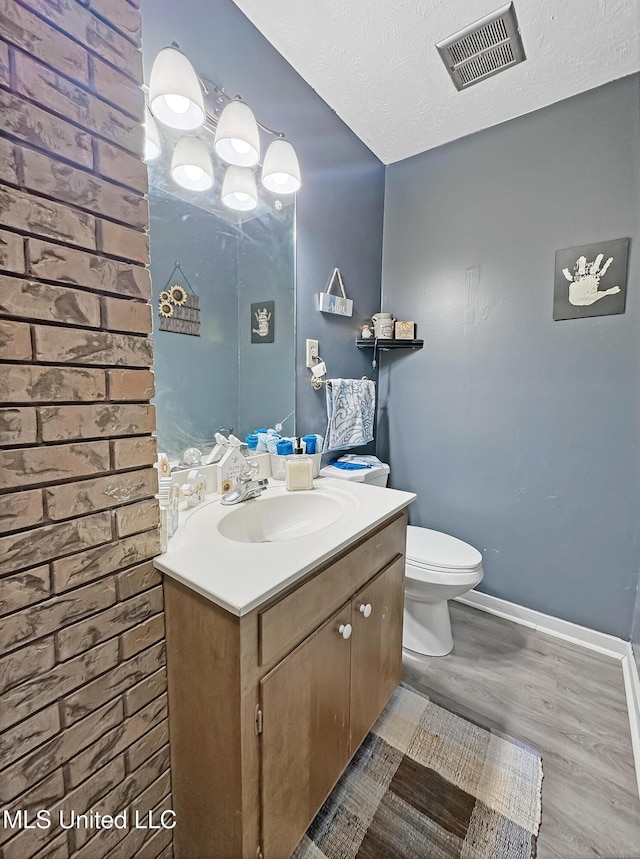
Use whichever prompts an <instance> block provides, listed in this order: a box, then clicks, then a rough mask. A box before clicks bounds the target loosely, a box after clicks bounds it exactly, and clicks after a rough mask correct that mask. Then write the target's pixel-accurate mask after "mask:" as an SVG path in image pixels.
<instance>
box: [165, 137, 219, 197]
mask: <svg viewBox="0 0 640 859" xmlns="http://www.w3.org/2000/svg"><path fill="white" fill-rule="evenodd" d="M171 176H172V177H173V180H174V182H177V183H178V185H182V187H183V188H188V189H189V190H190V191H206V190H207V189H208V188H211V186H212V185H213V167H212V166H211V158H210V157H209V153H208V152H207V147H206V146H205V145H204V143H203V142H202V140H200V138H198V137H193V136H185V137H181V138H180V140H179V141H178V143H177V144H176V148H175V151H174V153H173V158H172V160H171Z"/></svg>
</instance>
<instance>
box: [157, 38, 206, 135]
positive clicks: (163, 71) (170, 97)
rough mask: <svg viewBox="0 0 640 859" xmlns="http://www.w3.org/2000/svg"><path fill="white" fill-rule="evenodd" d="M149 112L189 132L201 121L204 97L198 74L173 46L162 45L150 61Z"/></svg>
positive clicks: (203, 112)
mask: <svg viewBox="0 0 640 859" xmlns="http://www.w3.org/2000/svg"><path fill="white" fill-rule="evenodd" d="M149 106H150V108H151V112H152V113H153V115H154V116H155V117H156V119H159V120H160V121H161V122H164V124H165V125H169V126H170V127H171V128H179V129H181V130H182V131H192V130H194V129H196V128H200V126H201V125H203V124H204V121H205V119H206V114H205V110H204V98H203V93H202V87H201V85H200V81H199V80H198V76H197V74H196V73H195V70H194V68H193V66H192V65H191V63H190V62H189V60H188V59H187V58H186V57H185V55H184V54H183V53H182V51H180V50H179V49H178V48H176V47H170V48H163V49H162V50H161V51H160V52H159V54H158V56H157V57H156V58H155V60H154V62H153V68H152V69H151V79H150V81H149Z"/></svg>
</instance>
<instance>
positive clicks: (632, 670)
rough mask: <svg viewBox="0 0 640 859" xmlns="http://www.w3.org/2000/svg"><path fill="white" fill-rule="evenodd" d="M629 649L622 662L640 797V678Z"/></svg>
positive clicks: (628, 645)
mask: <svg viewBox="0 0 640 859" xmlns="http://www.w3.org/2000/svg"><path fill="white" fill-rule="evenodd" d="M627 647H628V652H627V655H626V656H625V657H624V658H623V660H622V673H623V674H624V688H625V692H626V693H627V709H628V711H629V728H630V729H631V745H632V746H633V760H634V761H635V765H636V779H637V782H638V795H640V676H638V666H637V664H636V660H635V659H634V656H633V650H632V649H631V645H630V644H628V643H627Z"/></svg>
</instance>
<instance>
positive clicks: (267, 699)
mask: <svg viewBox="0 0 640 859" xmlns="http://www.w3.org/2000/svg"><path fill="white" fill-rule="evenodd" d="M406 521H407V517H406V513H404V512H403V513H401V514H400V515H398V516H396V517H395V518H392V519H390V520H388V521H387V522H385V523H383V524H382V526H380V527H379V528H378V529H377V530H376V531H374V532H373V533H371V534H369V535H367V536H366V537H365V538H363V539H362V540H361V541H359V542H358V543H356V544H354V546H353V547H350V548H349V550H348V551H347V552H344V553H342V554H341V555H339V556H337V557H336V558H335V559H332V560H331V561H330V562H329V563H328V564H324V565H323V566H322V567H320V568H318V570H317V571H313V572H311V573H310V574H309V575H307V576H305V577H304V579H303V580H301V581H300V582H296V583H295V584H294V585H293V586H292V587H291V588H289V589H288V590H286V591H284V592H283V593H282V594H278V595H277V596H276V597H275V598H273V599H272V600H270V601H269V602H268V603H266V604H265V605H264V606H260V607H259V608H258V609H256V610H254V611H252V612H251V613H249V614H247V615H245V616H243V617H241V618H238V617H236V616H234V615H232V614H230V613H229V612H226V611H224V610H223V609H221V608H220V607H219V606H217V605H216V604H215V603H212V602H211V601H209V600H207V599H205V598H204V597H202V596H200V595H199V594H197V593H195V592H194V591H191V590H190V589H188V588H186V587H185V586H184V585H182V584H180V583H178V582H176V581H175V580H173V579H171V578H169V577H165V611H166V629H167V670H168V677H169V732H170V741H171V767H172V793H173V807H174V809H175V811H176V815H177V825H176V829H175V830H174V852H175V856H176V859H187V857H189V859H208V857H211V859H256V857H261V856H262V857H264V859H286V857H288V856H289V855H290V854H291V853H292V851H293V850H294V848H295V846H296V844H297V843H298V841H299V840H300V838H301V837H302V835H303V834H304V832H305V830H306V829H307V827H308V825H309V823H310V822H311V820H312V819H313V817H314V816H315V814H316V813H317V811H318V809H319V808H320V806H321V805H322V803H323V802H324V800H325V799H326V797H327V796H328V794H329V793H330V792H331V790H332V788H333V786H334V785H335V783H336V782H337V780H338V779H339V777H340V775H341V774H342V772H343V771H344V769H345V767H346V766H347V764H348V762H349V760H350V759H351V757H352V756H353V754H354V753H355V752H356V750H357V748H358V747H359V745H360V744H361V742H362V740H363V739H364V737H365V736H366V734H367V732H368V731H369V729H370V728H371V726H372V724H373V723H374V722H375V720H376V719H377V717H378V715H379V714H380V712H381V711H382V709H383V708H384V706H385V704H386V703H387V701H388V699H389V697H390V695H391V693H392V692H393V690H394V689H395V687H396V686H397V685H398V683H399V682H400V677H401V671H402V664H401V663H402V607H403V586H404V546H405V535H406Z"/></svg>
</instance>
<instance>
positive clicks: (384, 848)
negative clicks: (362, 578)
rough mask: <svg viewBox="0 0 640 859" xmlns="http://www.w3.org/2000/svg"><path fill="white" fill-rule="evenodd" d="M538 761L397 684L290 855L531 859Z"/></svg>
mask: <svg viewBox="0 0 640 859" xmlns="http://www.w3.org/2000/svg"><path fill="white" fill-rule="evenodd" d="M541 787H542V759H541V757H540V755H539V754H538V753H537V752H536V751H534V750H533V749H531V748H529V747H528V746H525V745H523V744H522V743H519V742H518V741H517V740H514V739H513V738H511V737H508V736H506V735H504V734H499V733H496V732H492V731H487V730H485V729H484V728H481V727H480V726H478V725H475V724H473V723H472V722H469V721H467V720H466V719H463V718H461V717H460V716H456V715H455V714H453V713H450V712H449V711H448V710H445V709H443V708H442V707H439V706H438V705H436V704H434V703H433V701H431V700H430V699H429V698H427V697H426V696H424V695H420V694H419V693H417V692H414V691H413V690H411V689H408V688H406V687H404V686H400V687H398V689H397V690H396V691H395V692H394V694H393V697H392V698H391V700H390V702H389V704H388V705H387V707H386V708H385V710H384V712H383V713H382V715H381V716H380V718H379V719H378V721H377V722H376V724H375V725H374V727H373V728H372V730H371V732H370V733H369V734H368V736H367V737H366V739H365V741H364V743H363V745H362V746H361V748H360V749H359V751H358V752H357V753H356V755H355V757H354V758H353V760H352V761H351V763H350V764H349V767H348V768H347V770H346V772H345V773H344V775H343V776H342V778H341V779H340V781H339V782H338V784H337V785H336V787H335V788H334V790H333V791H332V793H331V795H330V796H329V798H328V799H327V800H326V802H325V803H324V805H323V806H322V808H321V809H320V811H319V812H318V814H317V815H316V817H315V819H314V821H313V823H312V824H311V826H310V827H309V829H308V830H307V833H306V835H305V836H304V838H303V839H302V841H301V842H300V844H299V845H298V847H297V849H296V851H295V853H294V854H293V857H292V859H353V857H356V856H357V857H358V859H530V857H533V856H535V851H536V837H537V834H538V829H539V826H540V816H541V800H540V792H541Z"/></svg>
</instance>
